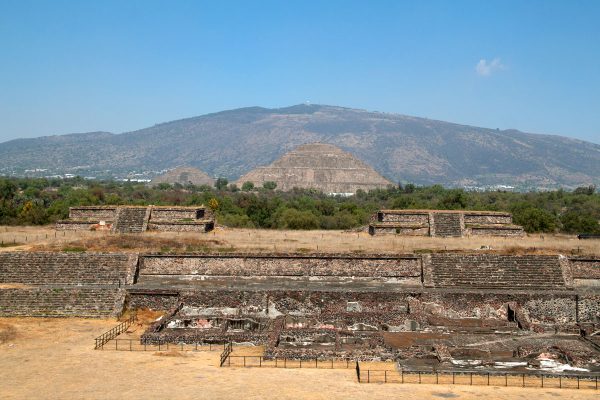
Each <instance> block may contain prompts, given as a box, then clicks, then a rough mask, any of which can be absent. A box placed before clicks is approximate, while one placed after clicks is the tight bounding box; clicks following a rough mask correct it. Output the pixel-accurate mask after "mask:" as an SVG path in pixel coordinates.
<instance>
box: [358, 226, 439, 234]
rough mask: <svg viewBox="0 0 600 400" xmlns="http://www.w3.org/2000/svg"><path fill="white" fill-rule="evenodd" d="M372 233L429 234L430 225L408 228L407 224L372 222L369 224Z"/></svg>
mask: <svg viewBox="0 0 600 400" xmlns="http://www.w3.org/2000/svg"><path fill="white" fill-rule="evenodd" d="M369 233H370V234H371V235H377V234H391V235H402V236H429V227H423V228H421V227H418V228H416V227H415V228H408V227H405V226H390V225H385V224H371V225H370V226H369Z"/></svg>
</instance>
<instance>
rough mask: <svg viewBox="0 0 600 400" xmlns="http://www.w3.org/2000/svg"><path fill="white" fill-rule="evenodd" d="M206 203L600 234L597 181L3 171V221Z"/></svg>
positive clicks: (225, 212) (322, 221) (221, 217)
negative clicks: (442, 213) (483, 185)
mask: <svg viewBox="0 0 600 400" xmlns="http://www.w3.org/2000/svg"><path fill="white" fill-rule="evenodd" d="M117 204H127V205H150V204H153V205H183V206H193V205H205V206H209V207H211V208H213V209H214V211H215V213H216V215H217V219H218V223H219V224H222V225H225V226H230V227H247V228H269V229H352V228H357V227H360V226H363V225H366V224H367V223H368V222H369V218H370V216H371V215H372V214H373V213H374V212H375V211H377V210H379V209H441V210H485V211H508V212H511V213H513V217H514V222H515V223H516V224H519V225H523V227H524V228H525V230H526V231H527V232H563V233H592V234H600V224H599V222H598V221H599V220H600V194H599V193H598V192H597V190H596V187H594V186H589V187H581V188H577V189H576V190H574V191H566V190H560V189H559V190H555V191H545V192H527V193H518V192H509V191H486V192H470V191H465V190H462V189H448V188H444V187H442V186H440V185H433V186H416V185H413V184H407V185H397V186H389V187H388V188H387V189H378V190H372V191H369V192H364V191H361V190H359V191H358V192H357V193H356V195H354V196H350V197H342V196H329V195H326V194H324V193H321V192H318V191H316V190H306V189H294V190H292V191H289V192H281V191H278V190H277V189H276V185H275V184H274V183H272V182H269V183H266V184H265V185H263V187H259V188H257V187H254V185H252V184H250V183H248V184H244V185H243V186H242V188H238V187H236V186H235V185H230V184H228V183H227V181H226V180H225V179H222V178H221V179H219V180H217V183H216V185H215V187H209V186H206V185H204V186H194V185H180V184H175V185H169V184H160V185H157V186H148V185H145V184H143V183H135V182H116V181H92V180H85V179H82V178H79V177H75V178H72V179H38V178H0V224H2V225H45V224H50V223H53V222H55V221H57V220H59V219H65V218H67V217H68V214H69V207H72V206H84V205H117Z"/></svg>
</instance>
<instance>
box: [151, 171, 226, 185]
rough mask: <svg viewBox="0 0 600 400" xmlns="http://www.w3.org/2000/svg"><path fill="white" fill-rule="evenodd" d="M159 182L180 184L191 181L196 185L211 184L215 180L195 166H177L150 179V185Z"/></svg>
mask: <svg viewBox="0 0 600 400" xmlns="http://www.w3.org/2000/svg"><path fill="white" fill-rule="evenodd" d="M159 183H169V184H171V185H172V184H174V183H179V184H181V185H187V184H190V183H191V184H192V185H196V186H200V185H208V186H213V185H214V183H215V180H214V179H213V178H211V177H210V176H208V175H207V174H206V173H205V172H202V171H200V170H199V169H197V168H193V167H179V168H175V169H172V170H170V171H168V172H166V173H164V174H162V175H160V176H157V177H155V178H154V179H152V185H158V184H159Z"/></svg>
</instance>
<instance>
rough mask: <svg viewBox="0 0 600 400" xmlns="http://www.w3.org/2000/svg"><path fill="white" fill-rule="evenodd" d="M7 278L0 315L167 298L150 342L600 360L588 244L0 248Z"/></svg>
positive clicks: (447, 359)
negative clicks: (584, 247)
mask: <svg viewBox="0 0 600 400" xmlns="http://www.w3.org/2000/svg"><path fill="white" fill-rule="evenodd" d="M163 212H164V213H170V212H172V211H170V210H168V209H164V210H163ZM0 279H1V280H0V283H1V284H2V286H0V315H51V316H52V315H83V316H101V315H107V314H109V313H112V312H120V311H122V310H123V309H125V308H127V309H137V308H151V309H155V310H164V311H165V312H167V315H166V316H165V317H163V318H162V319H161V320H159V321H157V322H156V323H155V324H154V325H152V326H151V327H150V328H149V329H148V331H147V332H146V333H145V334H144V335H143V336H142V341H144V342H146V343H156V342H165V341H168V342H174V343H196V342H210V343H224V342H228V341H235V342H246V343H247V342H250V343H255V344H262V345H265V347H266V357H288V358H296V359H298V358H300V359H315V358H321V359H322V358H347V359H360V360H379V359H394V360H397V361H398V362H400V363H404V364H403V365H404V366H405V367H407V366H410V364H411V363H416V364H415V365H423V364H424V363H425V364H427V365H433V364H432V363H436V364H435V365H436V368H438V367H439V368H446V367H447V368H450V367H452V368H455V367H457V365H458V364H456V362H459V361H461V360H482V362H485V363H487V364H486V365H494V363H496V362H500V363H501V362H508V363H516V364H515V365H517V364H519V363H521V364H522V363H525V364H526V365H530V364H531V362H532V361H531V360H532V359H535V357H537V355H539V354H544V355H547V354H555V355H556V357H559V358H560V357H562V358H560V360H563V361H564V362H568V363H569V364H572V365H574V366H577V367H581V368H585V369H588V370H590V371H593V370H594V368H595V369H596V370H600V362H599V360H600V353H598V352H597V350H595V347H594V346H598V345H600V335H599V334H598V333H600V258H594V257H591V258H583V257H571V258H568V257H564V256H560V255H502V254H494V253H434V254H423V255H419V254H402V255H378V254H369V255H348V254H338V255H326V256H325V255H316V254H315V255H311V254H309V255H306V254H305V255H301V254H270V255H265V254H185V255H158V254H140V255H139V256H125V255H122V254H113V255H108V254H98V253H89V254H88V253H81V254H67V253H0ZM124 298H126V300H124ZM540 334H543V335H540ZM580 335H584V336H585V339H582V338H581V336H580ZM594 343H596V344H594ZM565 360H566V361H565ZM453 363H454V364H453ZM528 363H529V364H528ZM521 364H519V365H521Z"/></svg>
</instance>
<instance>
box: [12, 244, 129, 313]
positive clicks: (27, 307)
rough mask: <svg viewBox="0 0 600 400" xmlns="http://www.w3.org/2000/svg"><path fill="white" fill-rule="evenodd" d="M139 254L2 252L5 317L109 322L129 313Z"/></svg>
mask: <svg viewBox="0 0 600 400" xmlns="http://www.w3.org/2000/svg"><path fill="white" fill-rule="evenodd" d="M137 258H138V257H137V255H135V254H134V255H131V254H118V253H111V254H109V253H54V252H2V253H0V316H36V317H37V316H44V317H68V316H76V317H106V316H111V315H118V314H120V313H121V312H122V311H123V306H124V301H125V295H126V291H125V287H126V286H127V285H131V284H133V282H134V277H135V269H136V266H137Z"/></svg>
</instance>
